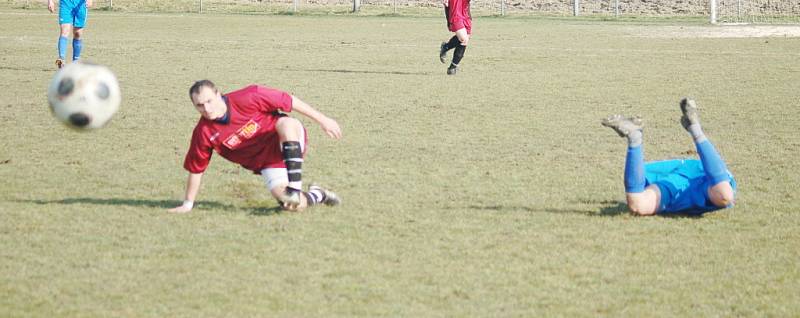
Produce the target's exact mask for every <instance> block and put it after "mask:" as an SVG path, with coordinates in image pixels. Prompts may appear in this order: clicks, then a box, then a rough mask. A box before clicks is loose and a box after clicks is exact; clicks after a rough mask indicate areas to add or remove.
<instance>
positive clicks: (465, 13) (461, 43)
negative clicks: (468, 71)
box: [439, 0, 472, 75]
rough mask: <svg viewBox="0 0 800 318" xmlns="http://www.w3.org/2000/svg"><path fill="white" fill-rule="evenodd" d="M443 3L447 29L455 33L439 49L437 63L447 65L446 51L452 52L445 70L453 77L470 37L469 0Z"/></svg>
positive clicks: (450, 0) (451, 0) (445, 0)
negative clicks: (451, 57)
mask: <svg viewBox="0 0 800 318" xmlns="http://www.w3.org/2000/svg"><path fill="white" fill-rule="evenodd" d="M442 1H443V3H444V15H445V17H446V18H447V28H448V29H449V30H450V31H451V32H455V33H456V35H454V36H453V37H452V38H450V41H448V42H442V45H441V46H440V47H439V61H441V62H442V63H447V51H449V50H451V49H455V51H453V60H452V61H451V62H450V66H449V67H448V68H447V74H448V75H455V74H456V71H457V70H458V63H461V59H462V58H464V52H465V51H466V50H467V43H469V38H470V36H472V16H471V15H470V12H469V0H442Z"/></svg>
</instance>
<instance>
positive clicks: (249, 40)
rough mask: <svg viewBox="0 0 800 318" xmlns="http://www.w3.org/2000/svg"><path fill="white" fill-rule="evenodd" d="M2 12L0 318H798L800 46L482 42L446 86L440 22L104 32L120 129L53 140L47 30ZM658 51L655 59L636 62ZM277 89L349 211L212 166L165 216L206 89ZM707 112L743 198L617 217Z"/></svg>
mask: <svg viewBox="0 0 800 318" xmlns="http://www.w3.org/2000/svg"><path fill="white" fill-rule="evenodd" d="M33 13H38V11H37V12H31V11H28V10H25V11H21V10H4V11H2V12H0V30H2V31H0V120H1V121H2V122H3V126H2V127H3V129H2V130H0V180H2V182H0V316H3V317H19V316H41V317H56V316H58V317H65V316H66V317H104V316H115V317H117V316H136V317H217V316H232V317H247V316H267V317H272V316H283V317H298V316H324V317H327V316H406V317H415V316H426V317H427V316H525V317H531V316H534V317H535V316H584V317H591V316H632V317H642V316H645V317H650V316H661V317H673V316H758V317H761V316H778V317H789V316H797V315H800V302H798V300H797V295H798V294H800V270H799V269H798V268H799V267H798V266H797V264H798V263H799V262H800V249H798V246H800V245H799V244H800V234H798V233H800V221H798V218H797V210H798V204H797V202H798V194H797V192H796V190H795V188H796V185H797V184H798V183H800V174H799V173H798V172H797V171H798V165H797V164H796V163H795V162H796V160H795V157H796V156H797V153H798V151H799V150H800V137H798V134H797V130H798V128H800V121H798V119H799V118H800V113H799V112H798V109H800V108H798V106H800V105H798V102H797V83H798V81H800V67H799V66H798V64H797V61H798V58H800V53H798V52H800V42H798V41H797V40H796V39H792V38H770V39H764V38H740V39H724V38H717V39H707V38H702V39H701V38H698V39H694V38H683V37H680V38H676V37H670V36H657V35H659V34H660V32H662V31H663V30H662V27H661V26H660V25H653V24H649V23H637V22H632V23H631V22H629V23H619V22H604V21H585V20H580V21H574V20H565V19H495V18H486V19H476V21H475V36H474V38H473V41H472V42H471V44H470V47H469V49H468V50H467V53H466V57H465V59H464V61H463V71H462V72H461V73H460V74H459V75H457V76H456V77H447V76H446V75H444V71H445V67H444V66H443V65H442V64H439V62H438V59H437V57H436V51H437V48H438V44H439V42H440V41H443V40H445V39H447V37H449V34H448V33H447V32H446V30H445V29H444V26H443V21H442V20H441V19H440V18H408V17H363V18H352V17H340V16H322V17H306V16H264V15H195V14H182V15H176V14H153V15H145V14H126V13H119V12H108V13H104V12H96V13H94V12H93V14H92V15H91V16H90V18H89V25H88V28H87V29H86V42H85V45H84V47H85V49H84V50H85V57H86V59H87V60H92V61H95V62H99V63H102V64H106V65H108V66H110V67H111V68H112V69H113V70H114V71H115V72H116V74H117V75H118V77H119V79H120V82H121V85H122V90H123V95H124V99H123V103H122V105H121V110H120V112H119V113H118V114H117V115H116V117H115V118H114V120H112V122H111V123H110V125H109V126H108V127H106V128H104V129H101V130H98V131H93V132H89V133H77V132H74V131H71V130H69V129H67V128H65V127H64V126H63V125H61V124H59V123H57V122H56V121H55V119H53V118H52V116H50V114H49V110H48V107H47V104H46V96H45V94H46V87H47V84H48V81H49V79H50V78H51V77H52V75H53V73H54V70H53V64H52V63H53V60H54V57H55V56H54V54H55V41H56V37H57V32H58V31H57V26H56V23H55V19H56V18H55V16H54V15H46V14H33ZM642 35H654V36H642ZM201 78H210V79H212V80H214V81H215V82H217V83H218V84H219V85H220V86H221V87H222V88H223V90H226V91H227V90H232V89H235V88H238V87H240V86H243V85H246V84H249V83H262V84H266V85H270V86H273V87H278V88H282V89H285V90H287V91H289V92H292V93H293V94H295V95H297V96H299V97H300V98H302V99H304V100H305V101H307V102H309V103H311V104H312V105H314V106H315V107H316V108H318V109H320V110H322V111H323V112H325V113H327V114H329V115H331V116H332V117H334V118H336V119H337V120H338V121H339V123H340V124H341V126H342V127H343V130H344V135H345V137H344V139H343V140H341V141H338V142H337V141H333V140H330V139H328V138H326V137H325V136H324V135H323V134H322V133H321V131H320V129H319V127H318V126H316V125H314V124H313V123H310V122H308V121H307V120H306V121H305V122H306V123H307V126H308V130H309V135H310V140H311V141H310V143H311V144H310V147H311V149H310V152H309V154H308V157H307V160H306V165H305V166H304V168H305V169H304V179H305V180H309V181H310V180H316V181H320V182H322V183H324V184H326V185H329V186H331V187H332V188H334V189H335V190H337V192H338V193H340V195H341V196H342V197H343V199H344V204H343V205H342V206H341V207H337V208H332V209H331V208H317V209H313V210H310V211H307V212H303V213H279V212H276V210H275V206H276V205H275V203H274V201H273V200H272V199H271V198H270V196H269V194H268V193H267V191H266V189H265V187H264V186H263V184H262V181H261V179H260V177H258V176H255V175H252V174H251V173H249V172H248V171H245V170H242V169H240V168H238V167H236V166H235V165H233V164H231V163H228V162H226V161H224V160H222V159H221V158H219V157H215V158H214V159H213V160H212V165H211V167H210V168H209V171H208V172H207V173H206V176H205V179H204V184H203V189H202V191H201V193H200V202H199V206H198V207H197V208H196V209H195V210H194V211H193V212H192V213H190V214H186V215H172V214H168V213H166V212H165V211H166V209H167V208H169V207H172V206H174V205H177V204H179V202H180V200H181V197H182V193H183V187H184V183H185V178H186V172H185V171H184V170H183V169H182V162H183V156H184V154H185V151H186V149H187V147H188V143H189V137H190V134H191V130H192V128H193V126H194V124H195V122H196V120H197V117H198V115H197V113H196V112H195V111H194V109H193V108H192V106H191V105H190V103H189V100H188V97H187V89H188V86H189V85H191V83H192V82H193V81H194V80H197V79H201ZM683 96H694V97H695V98H696V99H697V101H698V104H699V105H700V107H701V111H702V118H703V120H704V123H705V128H706V131H707V134H708V136H709V137H710V138H711V140H712V141H713V142H714V143H715V145H716V146H717V148H718V149H719V150H720V152H721V153H722V155H723V156H724V158H725V159H726V160H727V162H728V166H729V168H730V169H731V170H732V171H733V173H734V174H735V176H736V178H737V181H738V183H739V193H738V195H739V196H738V202H737V206H736V207H735V208H733V209H728V210H724V211H719V212H716V213H711V214H707V215H706V216H705V217H701V218H689V217H671V218H666V217H652V218H639V217H633V216H630V215H628V214H627V213H626V212H625V210H624V206H623V205H622V200H624V194H623V186H622V165H623V161H624V150H625V143H624V141H623V140H622V139H620V138H618V137H617V136H616V135H615V134H614V133H613V132H611V131H610V130H608V129H606V128H604V127H602V126H600V119H601V118H603V117H604V116H606V115H609V114H612V113H624V114H639V115H642V116H643V117H644V118H645V120H646V125H647V126H646V127H647V128H646V131H645V151H646V158H648V159H663V158H670V157H675V156H694V150H693V146H692V144H691V140H690V138H689V137H688V135H687V134H686V133H685V132H684V131H683V130H682V128H681V127H680V125H679V123H678V116H679V110H678V106H677V105H678V101H679V99H680V98H681V97H683Z"/></svg>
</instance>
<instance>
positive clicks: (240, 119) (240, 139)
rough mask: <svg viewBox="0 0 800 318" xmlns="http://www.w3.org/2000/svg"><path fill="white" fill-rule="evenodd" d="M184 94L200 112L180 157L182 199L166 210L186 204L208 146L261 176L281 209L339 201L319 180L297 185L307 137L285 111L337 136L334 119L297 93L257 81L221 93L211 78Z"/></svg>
mask: <svg viewBox="0 0 800 318" xmlns="http://www.w3.org/2000/svg"><path fill="white" fill-rule="evenodd" d="M189 97H190V98H191V100H192V104H194V107H195V109H196V110H197V112H199V113H200V115H201V118H200V121H199V122H198V123H197V126H195V128H194V132H193V133H192V141H191V144H190V146H189V151H188V152H187V154H186V159H185V160H184V163H183V167H184V169H186V170H187V171H189V178H188V180H187V182H186V195H185V196H184V201H183V204H182V205H181V206H178V207H175V208H173V209H170V210H169V211H170V212H178V213H185V212H189V211H191V210H192V207H193V206H194V201H195V198H196V197H197V193H198V192H199V191H200V181H201V179H202V177H203V173H204V172H205V170H206V168H207V167H208V164H209V161H210V160H211V154H212V151H215V152H216V153H218V154H219V155H220V156H222V157H223V158H225V159H228V160H230V161H232V162H235V163H238V164H240V165H241V166H242V167H244V168H246V169H248V170H251V171H253V172H254V173H256V174H260V175H261V176H263V178H264V181H265V183H266V185H267V187H268V188H269V190H270V193H271V194H272V196H273V197H275V198H276V199H278V201H279V203H280V204H281V206H282V207H283V208H284V209H286V210H292V211H299V210H303V209H304V208H306V207H307V206H311V205H315V204H319V203H324V204H326V205H337V204H339V202H340V201H339V198H338V196H337V195H336V194H335V193H333V192H331V191H328V190H326V189H324V188H322V187H320V186H317V185H314V184H312V185H311V186H310V187H309V188H308V191H307V192H303V191H302V190H301V189H302V171H303V170H302V166H303V156H304V154H305V150H306V142H307V140H308V138H307V137H306V131H305V128H304V127H303V124H302V123H301V122H300V121H299V120H297V119H295V118H292V117H289V116H288V115H286V114H285V113H288V112H291V111H296V112H298V113H300V114H303V115H304V116H306V117H308V118H311V119H312V120H314V121H316V122H317V123H318V124H319V125H320V126H321V127H322V130H323V131H324V132H325V133H326V134H327V135H328V136H330V137H331V138H334V139H340V138H341V137H342V131H341V129H340V128H339V124H338V123H336V121H335V120H333V119H331V118H329V117H327V116H325V115H324V114H322V113H320V112H319V111H317V110H315V109H314V108H313V107H311V106H310V105H308V104H306V103H305V102H303V101H301V100H300V99H298V98H297V97H294V96H292V95H290V94H288V93H285V92H282V91H279V90H276V89H272V88H268V87H264V86H258V85H250V86H247V87H245V88H242V89H240V90H237V91H234V92H230V93H228V94H225V95H222V94H220V92H219V91H218V90H217V88H216V86H215V85H214V83H212V82H211V81H209V80H201V81H197V82H195V83H194V85H192V87H191V88H190V89H189Z"/></svg>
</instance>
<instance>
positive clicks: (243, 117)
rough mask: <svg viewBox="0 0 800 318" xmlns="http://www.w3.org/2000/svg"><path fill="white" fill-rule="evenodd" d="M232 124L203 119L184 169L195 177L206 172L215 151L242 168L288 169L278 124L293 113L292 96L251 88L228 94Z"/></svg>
mask: <svg viewBox="0 0 800 318" xmlns="http://www.w3.org/2000/svg"><path fill="white" fill-rule="evenodd" d="M223 98H224V99H225V100H226V104H227V105H228V114H227V117H228V121H227V123H221V122H219V121H216V120H208V119H206V118H204V117H200V121H199V122H197V126H195V128H194V132H193V133H192V142H191V145H190V146H189V151H188V152H187V153H186V159H185V160H184V162H183V167H184V168H185V169H186V170H188V171H189V172H191V173H201V172H203V171H205V170H206V168H207V167H208V163H209V161H210V160H211V154H212V150H213V151H216V152H217V153H218V154H219V155H220V156H222V157H223V158H225V159H228V160H230V161H232V162H235V163H238V164H240V165H242V167H244V168H246V169H248V170H252V171H253V172H255V173H259V172H260V171H261V170H262V169H264V168H281V167H285V164H284V162H283V156H282V154H281V151H280V141H279V140H278V133H277V132H276V131H275V123H276V122H277V121H278V118H280V117H281V116H285V115H283V114H282V113H281V112H291V111H292V96H291V95H289V94H287V93H285V92H282V91H279V90H276V89H272V88H268V87H264V86H258V85H250V86H247V87H245V88H243V89H240V90H238V91H234V92H230V93H228V94H225V95H224V96H223Z"/></svg>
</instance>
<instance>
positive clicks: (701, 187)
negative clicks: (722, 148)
mask: <svg viewBox="0 0 800 318" xmlns="http://www.w3.org/2000/svg"><path fill="white" fill-rule="evenodd" d="M680 106H681V111H682V112H683V116H681V124H682V125H683V127H684V128H685V129H686V130H687V131H688V132H689V133H690V134H691V135H692V138H693V139H694V143H695V146H696V147H697V153H698V154H699V156H700V160H699V161H698V160H693V159H685V160H681V159H679V160H666V161H655V162H648V163H647V164H645V162H644V153H643V152H642V121H641V119H639V118H638V117H634V118H624V117H622V116H621V115H614V116H611V117H608V118H606V119H605V120H603V126H607V127H610V128H612V129H614V131H616V132H617V133H618V134H619V135H620V136H622V137H627V139H628V154H627V157H626V159H625V192H626V198H627V201H628V208H629V209H630V210H631V212H632V213H634V214H638V215H654V214H656V213H659V214H665V213H672V212H681V213H688V214H702V213H704V212H708V211H713V210H718V209H723V208H727V207H730V206H733V202H734V195H735V193H736V181H735V180H734V179H733V175H732V174H731V173H730V171H728V168H727V166H726V165H725V162H724V161H723V160H722V157H720V155H719V153H718V152H717V150H716V148H714V145H713V144H711V141H709V140H708V138H706V136H705V133H703V129H702V128H701V127H700V116H699V114H698V111H697V105H696V104H695V102H694V101H693V100H690V99H683V100H682V101H681V104H680Z"/></svg>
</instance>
